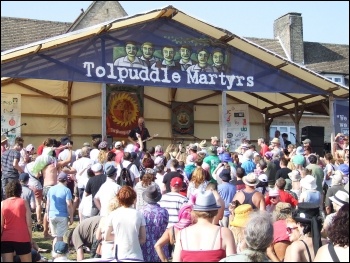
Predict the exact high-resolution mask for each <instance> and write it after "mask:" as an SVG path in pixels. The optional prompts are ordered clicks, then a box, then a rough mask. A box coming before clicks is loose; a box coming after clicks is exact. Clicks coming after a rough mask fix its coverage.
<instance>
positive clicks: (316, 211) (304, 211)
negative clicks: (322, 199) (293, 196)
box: [292, 202, 320, 223]
mask: <svg viewBox="0 0 350 263" xmlns="http://www.w3.org/2000/svg"><path fill="white" fill-rule="evenodd" d="M319 215H320V206H319V205H318V204H313V203H309V202H300V203H298V208H297V209H296V210H295V211H294V212H293V215H292V217H293V219H294V220H295V221H297V222H300V223H311V219H312V218H313V217H318V216H319Z"/></svg>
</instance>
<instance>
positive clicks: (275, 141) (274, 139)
mask: <svg viewBox="0 0 350 263" xmlns="http://www.w3.org/2000/svg"><path fill="white" fill-rule="evenodd" d="M271 143H280V139H278V138H273V139H272V141H271Z"/></svg>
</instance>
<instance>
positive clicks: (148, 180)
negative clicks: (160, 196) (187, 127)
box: [134, 168, 160, 210]
mask: <svg viewBox="0 0 350 263" xmlns="http://www.w3.org/2000/svg"><path fill="white" fill-rule="evenodd" d="M155 179H156V171H155V170H153V169H151V168H146V170H145V174H144V176H143V177H142V180H141V181H139V182H137V184H136V185H135V187H134V189H135V191H136V195H137V197H136V209H137V210H140V209H141V208H142V207H143V206H145V205H146V204H147V202H146V201H145V200H144V199H143V197H142V193H143V192H144V191H146V189H147V188H148V187H149V186H151V185H155V186H156V187H157V189H158V190H159V191H160V188H159V187H158V184H156V183H155V182H154V181H155Z"/></svg>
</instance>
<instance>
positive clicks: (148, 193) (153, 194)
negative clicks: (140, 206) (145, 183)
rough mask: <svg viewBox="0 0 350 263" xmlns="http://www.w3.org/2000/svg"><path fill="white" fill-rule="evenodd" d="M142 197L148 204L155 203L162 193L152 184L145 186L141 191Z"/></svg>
mask: <svg viewBox="0 0 350 263" xmlns="http://www.w3.org/2000/svg"><path fill="white" fill-rule="evenodd" d="M142 198H143V200H145V202H147V203H149V204H155V203H157V202H158V201H159V200H160V199H161V198H162V193H161V192H160V191H158V189H157V187H156V186H155V185H154V184H153V185H150V186H149V187H147V189H146V190H145V191H144V192H143V193H142Z"/></svg>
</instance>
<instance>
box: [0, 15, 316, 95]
mask: <svg viewBox="0 0 350 263" xmlns="http://www.w3.org/2000/svg"><path fill="white" fill-rule="evenodd" d="M1 76H3V77H21V78H37V79H43V78H44V79H55V80H70V81H79V82H98V83H112V84H119V85H134V86H155V87H168V88H169V87H170V88H189V89H201V90H205V89H207V90H221V91H230V90H235V91H243V92H257V91H259V92H284V93H305V94H320V93H322V91H320V90H319V89H318V88H316V87H315V86H313V85H312V84H310V83H307V82H305V81H302V80H301V79H298V78H295V77H293V76H291V75H289V74H287V73H285V72H283V71H281V70H279V69H278V68H275V67H273V66H271V65H270V64H267V63H265V62H264V61H262V60H259V59H256V58H255V57H254V56H252V55H250V54H248V53H245V52H243V51H241V50H239V49H236V48H235V47H233V46H231V45H228V44H226V43H225V42H223V41H220V40H218V39H215V38H212V37H210V36H208V35H205V34H203V33H201V32H199V31H197V30H194V29H192V28H191V27H187V26H185V25H183V24H181V23H179V22H176V21H174V20H169V19H158V20H154V21H150V22H147V23H142V24H135V25H129V26H126V27H123V28H121V29H117V30H111V31H108V32H104V33H101V34H96V35H95V36H91V37H89V38H84V39H82V40H79V41H77V42H74V43H71V44H69V43H67V44H65V45H62V46H59V47H56V48H53V49H49V50H43V51H40V52H38V53H33V54H31V55H28V56H27V57H26V58H25V63H24V62H23V61H22V60H21V59H19V60H13V61H9V62H6V63H3V64H2V66H1Z"/></svg>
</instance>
